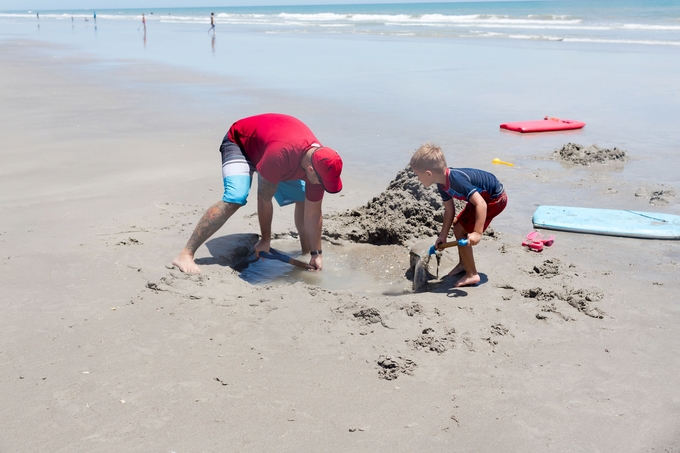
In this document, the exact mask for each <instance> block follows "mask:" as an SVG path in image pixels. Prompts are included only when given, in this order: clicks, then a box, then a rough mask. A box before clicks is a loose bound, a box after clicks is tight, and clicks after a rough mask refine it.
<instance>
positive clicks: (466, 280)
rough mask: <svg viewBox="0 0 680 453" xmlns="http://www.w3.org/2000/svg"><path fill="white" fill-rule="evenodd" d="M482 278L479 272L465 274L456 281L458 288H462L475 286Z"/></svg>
mask: <svg viewBox="0 0 680 453" xmlns="http://www.w3.org/2000/svg"><path fill="white" fill-rule="evenodd" d="M480 280H481V279H480V278H479V274H475V275H470V276H468V275H465V276H463V278H461V279H460V280H458V281H457V282H456V288H460V287H461V286H473V285H476V284H477V283H479V281H480Z"/></svg>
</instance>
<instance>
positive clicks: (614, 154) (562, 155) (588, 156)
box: [552, 143, 628, 166]
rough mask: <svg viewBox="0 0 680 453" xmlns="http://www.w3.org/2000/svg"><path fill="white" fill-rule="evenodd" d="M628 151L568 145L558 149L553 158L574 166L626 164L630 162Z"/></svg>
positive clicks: (594, 146) (574, 144) (595, 146)
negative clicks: (611, 163)
mask: <svg viewBox="0 0 680 453" xmlns="http://www.w3.org/2000/svg"><path fill="white" fill-rule="evenodd" d="M626 154H627V153H626V151H624V150H622V149H619V148H616V147H614V148H612V149H608V148H600V147H599V146H597V145H590V146H583V145H579V144H576V143H567V144H566V145H564V146H562V148H560V149H556V150H555V151H554V152H553V154H552V158H553V159H555V160H559V161H561V162H564V163H569V164H573V165H585V166H589V165H592V164H606V163H610V162H625V161H627V160H628V156H627V155H626Z"/></svg>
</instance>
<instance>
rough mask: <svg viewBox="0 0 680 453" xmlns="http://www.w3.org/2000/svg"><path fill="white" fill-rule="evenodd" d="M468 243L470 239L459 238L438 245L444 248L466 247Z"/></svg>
mask: <svg viewBox="0 0 680 453" xmlns="http://www.w3.org/2000/svg"><path fill="white" fill-rule="evenodd" d="M466 245H468V240H467V239H466V238H463V239H458V240H457V241H451V242H444V243H443V244H439V247H437V249H439V250H442V249H447V248H449V247H454V246H459V247H465V246H466Z"/></svg>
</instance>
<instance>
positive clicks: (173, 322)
mask: <svg viewBox="0 0 680 453" xmlns="http://www.w3.org/2000/svg"><path fill="white" fill-rule="evenodd" d="M33 45H34V44H33ZM1 49H2V55H1V56H0V58H1V59H2V64H1V65H0V84H1V86H2V89H1V90H0V120H1V121H0V135H1V136H2V142H3V145H2V149H1V150H0V153H1V155H2V162H3V164H2V167H1V168H0V174H1V176H2V177H1V178H0V213H1V215H0V249H1V250H2V252H1V255H0V263H2V264H1V267H0V271H1V272H0V281H1V283H2V289H3V291H2V292H3V296H2V299H1V302H0V304H1V305H0V308H1V309H2V313H3V314H2V316H1V317H0V363H2V367H0V382H1V383H2V385H0V400H1V401H2V402H3V404H2V406H0V425H1V426H3V428H2V432H3V435H2V436H0V451H101V452H109V451H110V452H118V451H177V452H182V451H291V452H292V451H296V452H299V451H357V452H364V451H365V452H374V451H377V450H390V451H416V450H421V449H427V450H429V451H441V452H444V451H447V452H449V451H497V450H503V451H555V452H564V451H636V452H637V451H640V452H651V451H676V450H678V449H679V448H680V428H679V427H680V424H679V423H678V421H679V420H680V395H678V391H677V390H676V389H678V388H680V377H678V376H680V373H678V371H679V370H680V352H678V348H677V345H678V342H679V340H680V300H679V296H678V294H680V291H679V290H680V288H679V287H680V283H679V280H678V278H677V276H678V272H679V270H680V251H679V249H678V243H677V242H675V241H666V242H663V241H641V240H632V239H623V238H612V237H599V236H585V235H576V234H567V233H558V234H556V239H555V243H554V244H553V245H552V246H551V247H546V248H545V249H544V251H543V252H541V253H535V252H532V251H529V250H527V249H526V248H523V247H522V246H521V245H520V244H521V242H522V240H523V236H524V235H525V234H526V233H528V232H529V231H531V223H530V215H531V212H532V211H533V207H534V204H535V203H536V202H537V200H535V194H536V193H540V194H542V197H543V198H542V199H541V202H543V203H545V201H546V200H547V201H554V200H558V199H560V193H562V194H564V193H568V194H574V193H582V192H589V193H592V197H591V199H590V202H591V203H593V204H596V203H597V204H598V205H599V206H600V207H614V206H616V205H617V203H618V204H620V203H621V200H625V203H627V204H628V205H629V206H630V208H633V207H634V208H636V209H639V210H651V209H655V210H657V209H661V208H659V207H658V206H657V207H655V206H653V205H652V204H650V202H651V201H652V200H651V199H652V197H653V196H654V195H653V194H654V193H655V192H658V191H659V190H661V191H662V194H661V195H662V198H664V200H666V202H667V204H666V205H664V206H663V208H664V209H669V210H670V212H674V211H673V210H675V212H677V198H675V195H674V194H675V190H676V189H677V188H672V187H663V188H659V187H656V186H655V185H654V184H653V183H651V182H650V183H649V184H645V185H642V184H639V183H637V182H630V181H625V180H621V179H620V178H618V177H617V173H616V171H615V169H614V170H612V169H610V168H609V167H607V168H594V169H591V170H588V173H583V171H584V170H574V169H573V168H570V166H569V165H564V166H563V165H561V163H559V162H557V163H556V162H552V161H551V160H550V159H551V155H552V153H553V151H554V150H552V149H550V150H546V152H545V154H543V155H538V156H535V158H534V159H526V160H525V161H523V162H518V165H517V166H516V167H514V168H508V167H500V166H499V167H494V169H493V170H494V172H495V173H496V174H497V175H498V176H499V177H500V178H501V180H502V181H503V182H504V184H505V185H506V188H507V190H508V193H509V199H510V203H509V205H508V210H507V212H504V213H503V214H502V215H501V216H500V217H499V218H498V219H497V220H494V223H492V226H493V227H494V229H495V230H496V231H497V233H498V234H497V237H493V238H490V237H485V238H484V240H483V241H482V243H481V244H480V245H479V246H478V247H476V249H475V257H476V261H477V265H478V269H479V271H480V272H481V274H482V284H481V285H479V286H478V287H475V288H463V289H456V288H453V283H454V280H453V279H447V278H445V279H443V280H442V281H441V282H439V283H436V284H434V283H433V284H432V286H431V288H429V290H428V291H426V292H421V293H417V294H413V293H410V292H408V291H403V290H399V291H394V292H393V293H390V292H386V293H385V294H369V293H366V292H356V291H354V290H353V288H351V287H348V288H344V289H324V288H323V287H321V286H320V285H315V284H313V282H312V283H310V282H306V281H299V282H297V283H288V282H281V283H272V284H259V285H251V284H249V283H247V282H246V281H244V280H243V279H242V278H241V277H240V276H239V274H238V272H237V271H235V270H234V269H233V264H234V262H235V261H236V260H237V257H238V256H240V255H239V253H240V252H239V251H238V250H237V249H238V248H239V247H243V246H244V245H247V244H248V243H249V241H252V236H251V235H252V233H256V232H257V231H258V227H257V219H256V216H255V208H256V206H255V205H256V203H255V202H254V197H252V198H251V200H250V202H249V203H248V204H247V205H246V206H245V207H244V208H243V209H241V210H239V211H238V213H237V214H236V215H235V216H234V217H233V218H232V219H230V221H229V222H228V223H227V225H226V226H225V227H223V229H222V230H220V232H219V233H218V234H217V235H216V236H215V237H214V238H213V240H212V241H211V242H209V243H208V244H207V245H206V247H202V248H201V249H200V250H199V254H198V255H197V256H198V258H199V264H200V265H201V267H202V269H203V274H202V275H201V276H187V275H184V274H181V273H180V272H178V271H177V270H174V269H172V268H171V266H168V264H169V263H170V261H171V260H172V258H173V257H174V256H175V254H176V253H177V252H178V251H179V249H180V248H181V246H182V245H183V244H184V242H185V241H186V239H187V237H188V235H189V233H190V231H191V230H192V228H193V224H194V223H195V222H196V221H197V220H198V217H199V216H200V214H201V213H202V212H203V211H204V209H205V208H206V207H207V206H208V205H209V204H211V203H212V202H214V201H215V200H217V199H218V198H219V196H220V191H221V186H220V179H219V178H220V176H219V164H218V155H217V146H218V145H219V140H220V139H221V136H222V135H223V134H224V130H226V128H227V127H228V125H229V124H230V122H231V121H232V118H238V117H240V116H241V114H240V113H239V111H237V110H238V107H239V106H238V105H234V106H225V107H224V111H223V116H224V117H219V116H214V115H213V112H212V111H207V110H203V109H202V106H197V105H192V104H191V103H190V102H187V99H186V98H185V97H183V95H182V93H181V92H180V91H173V90H171V89H170V90H164V89H161V88H158V87H157V88H156V89H155V90H154V88H153V86H152V85H153V84H149V85H144V84H139V85H137V88H131V89H129V90H125V91H123V90H120V89H119V88H118V87H117V86H112V85H110V84H105V83H102V81H101V80H98V79H93V78H91V77H88V76H87V73H84V72H83V71H82V70H81V66H82V64H83V61H80V60H79V58H80V57H76V56H72V57H69V58H63V59H45V58H44V57H43V56H42V55H41V54H39V53H35V52H33V51H32V50H31V48H30V46H28V45H21V44H17V43H14V44H6V43H3V44H2V47H1ZM142 76H144V77H147V78H149V79H151V81H158V86H162V87H164V88H165V87H171V86H172V85H163V84H162V83H163V82H167V79H166V77H168V76H167V75H164V72H163V70H162V68H160V69H159V68H158V67H154V66H148V67H147V66H141V67H139V68H138V72H137V73H136V74H133V75H130V77H131V79H134V78H135V77H137V79H134V80H137V81H138V80H139V78H141V77H142ZM186 76H187V77H191V75H190V74H187V75H186ZM174 77H177V75H174ZM129 86H132V87H135V85H134V84H130V85H129ZM280 102H281V104H280V105H279V107H282V106H284V105H285V104H286V103H287V101H280ZM256 107H261V108H262V109H265V108H273V107H275V106H274V105H272V104H267V105H261V106H256V105H251V106H250V107H249V108H250V109H252V110H255V108H256ZM306 108H307V107H306V106H305V105H299V104H296V105H295V109H296V112H297V113H296V114H298V115H299V114H300V113H305V109H306ZM248 113H252V112H248ZM306 114H308V115H312V116H313V114H314V113H313V110H309V111H306ZM337 114H338V115H341V114H343V112H338V113H337ZM321 127H324V128H328V127H330V124H324V125H322V126H321ZM216 131H217V132H216ZM216 137H217V138H216ZM569 141H573V140H571V139H565V141H564V142H565V143H567V142H569ZM419 144H420V143H417V142H414V143H413V144H412V146H413V148H414V149H415V148H416V147H417V146H418V145H419ZM584 145H586V146H588V145H590V143H586V144H584ZM211 150H212V151H211ZM633 157H634V156H633ZM405 164H406V161H405V162H404V165H405ZM350 174H351V173H350ZM345 185H346V186H347V192H346V193H345V196H344V197H340V196H336V197H328V199H327V200H326V202H325V203H324V204H325V206H327V209H326V211H327V212H328V213H333V212H336V213H338V212H343V211H344V210H346V209H358V208H360V207H361V206H364V205H365V203H367V202H368V201H370V200H371V199H373V198H374V197H377V196H379V195H380V194H381V193H382V192H383V191H384V190H385V188H384V187H373V186H371V185H370V183H368V182H366V181H365V180H360V179H354V180H353V179H352V178H351V176H348V179H347V180H346V181H345ZM671 193H672V195H671ZM636 194H639V195H638V196H636ZM568 201H569V200H563V203H564V204H569V203H567V202H568ZM292 228H293V222H292V215H291V214H290V213H289V212H281V211H277V212H276V214H275V222H274V225H273V229H274V231H275V232H277V233H279V234H280V235H281V239H278V240H277V241H279V243H284V242H285V241H286V239H285V236H286V235H287V234H288V232H289V231H291V230H292ZM343 246H347V247H351V245H343V242H342V241H339V242H338V243H337V244H335V245H332V246H330V245H329V249H331V248H333V249H334V250H337V249H341V248H342V247H343ZM375 247H376V249H375V251H374V252H366V253H365V255H364V256H359V257H352V256H350V257H348V258H347V259H348V260H353V262H355V263H357V264H356V266H357V268H358V269H360V270H362V269H366V270H367V272H368V270H370V272H376V268H377V271H378V272H379V271H380V268H381V267H382V268H388V267H389V266H390V265H394V264H395V263H396V262H397V261H398V255H397V254H395V252H394V250H395V249H394V247H397V246H395V245H392V246H389V247H391V248H390V249H389V253H387V252H385V253H382V252H381V251H380V250H381V249H380V248H379V246H375ZM402 248H403V263H407V262H408V246H407V245H403V246H402ZM339 254H340V253H339V252H338V255H339ZM452 257H453V253H452V252H451V251H447V252H445V253H444V256H443V259H442V263H441V268H440V274H441V273H442V272H444V273H445V272H447V271H448V270H449V269H450V268H452V267H453V266H454V265H455V264H456V262H455V260H454V259H453V258H452ZM403 263H399V264H398V265H399V266H404V265H405V264H403ZM378 272H376V275H377V273H378ZM376 278H377V277H376ZM389 278H390V279H394V281H400V282H402V283H403V287H404V288H408V286H409V283H408V281H407V280H406V278H405V277H404V276H402V275H399V272H398V271H393V274H390V277H389Z"/></svg>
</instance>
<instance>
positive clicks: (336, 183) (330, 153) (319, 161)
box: [312, 146, 342, 193]
mask: <svg viewBox="0 0 680 453" xmlns="http://www.w3.org/2000/svg"><path fill="white" fill-rule="evenodd" d="M312 166H313V167H314V170H315V171H316V174H317V175H318V176H319V180H320V182H321V185H322V186H323V189H324V190H325V191H326V192H328V193H338V192H340V191H341V190H342V181H341V180H340V173H342V159H341V158H340V156H339V155H338V153H336V152H335V151H334V150H332V149H330V148H328V147H326V146H322V147H321V148H317V149H316V151H314V152H313V153H312Z"/></svg>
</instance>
